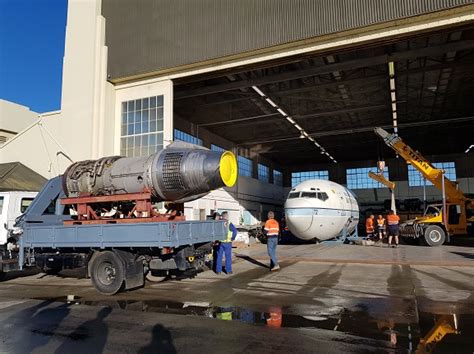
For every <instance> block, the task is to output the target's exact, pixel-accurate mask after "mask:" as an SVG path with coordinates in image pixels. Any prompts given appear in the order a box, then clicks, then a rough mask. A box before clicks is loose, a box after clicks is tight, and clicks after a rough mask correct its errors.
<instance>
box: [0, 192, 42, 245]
mask: <svg viewBox="0 0 474 354" xmlns="http://www.w3.org/2000/svg"><path fill="white" fill-rule="evenodd" d="M37 194H38V193H37V192H0V245H4V244H5V243H6V242H7V238H8V230H9V229H11V228H12V227H13V224H14V223H15V219H16V218H17V217H18V216H20V215H21V214H23V213H24V212H25V211H26V209H27V208H28V206H29V205H30V204H31V202H32V201H33V199H34V198H35V197H36V195H37Z"/></svg>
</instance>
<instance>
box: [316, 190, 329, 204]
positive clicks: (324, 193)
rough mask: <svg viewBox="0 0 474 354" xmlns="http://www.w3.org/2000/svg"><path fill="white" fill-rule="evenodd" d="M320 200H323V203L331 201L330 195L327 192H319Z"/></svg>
mask: <svg viewBox="0 0 474 354" xmlns="http://www.w3.org/2000/svg"><path fill="white" fill-rule="evenodd" d="M318 199H321V200H322V201H323V202H325V201H326V200H328V199H329V197H328V194H327V193H326V192H319V193H318Z"/></svg>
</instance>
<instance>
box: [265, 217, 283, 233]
mask: <svg viewBox="0 0 474 354" xmlns="http://www.w3.org/2000/svg"><path fill="white" fill-rule="evenodd" d="M264 229H265V231H266V232H267V236H278V233H279V231H280V225H278V221H276V220H275V219H268V220H267V222H266V223H265V226H264Z"/></svg>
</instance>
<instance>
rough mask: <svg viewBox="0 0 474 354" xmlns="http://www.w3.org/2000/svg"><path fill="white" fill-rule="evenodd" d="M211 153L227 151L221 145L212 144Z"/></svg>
mask: <svg viewBox="0 0 474 354" xmlns="http://www.w3.org/2000/svg"><path fill="white" fill-rule="evenodd" d="M211 151H217V152H224V151H225V149H224V148H223V147H220V146H219V145H214V144H211Z"/></svg>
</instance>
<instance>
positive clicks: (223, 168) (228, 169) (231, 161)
mask: <svg viewBox="0 0 474 354" xmlns="http://www.w3.org/2000/svg"><path fill="white" fill-rule="evenodd" d="M219 167H220V168H219V170H220V174H221V178H222V182H224V184H225V185H226V186H227V187H232V186H233V185H234V184H235V182H236V181H237V159H236V158H235V155H234V154H233V153H232V152H230V151H225V152H224V153H223V154H222V156H221V161H220V166H219Z"/></svg>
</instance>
